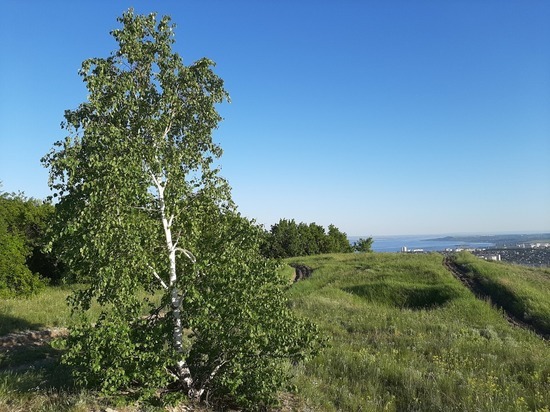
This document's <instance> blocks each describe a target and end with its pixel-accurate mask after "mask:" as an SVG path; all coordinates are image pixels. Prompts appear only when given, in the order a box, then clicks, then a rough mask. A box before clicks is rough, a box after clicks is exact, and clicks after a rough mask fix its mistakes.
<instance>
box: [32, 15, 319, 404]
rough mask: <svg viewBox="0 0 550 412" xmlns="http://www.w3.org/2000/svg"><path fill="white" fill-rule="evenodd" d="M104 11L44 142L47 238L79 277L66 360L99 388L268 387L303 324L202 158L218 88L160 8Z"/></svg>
mask: <svg viewBox="0 0 550 412" xmlns="http://www.w3.org/2000/svg"><path fill="white" fill-rule="evenodd" d="M118 21H119V22H120V23H121V25H122V27H121V28H119V29H116V30H114V31H112V32H111V34H112V36H113V37H114V39H115V40H116V42H117V44H118V49H117V50H116V51H115V52H113V53H111V55H110V56H109V57H107V58H93V59H89V60H86V61H84V62H83V64H82V68H81V70H80V75H81V76H82V79H83V81H84V83H85V85H86V88H87V90H88V97H87V100H86V101H85V102H84V103H82V104H80V105H79V106H78V108H77V109H75V110H67V111H66V112H65V121H64V123H62V127H63V128H64V129H65V130H66V131H67V137H66V138H65V139H64V140H63V141H60V142H57V143H55V147H54V149H53V150H52V151H51V152H50V153H49V154H48V155H46V156H45V157H44V158H43V163H44V164H45V166H46V167H49V169H50V186H51V189H52V190H53V192H54V194H53V196H54V197H57V204H56V214H57V223H56V226H55V228H54V233H55V237H54V242H55V243H56V244H60V245H62V250H63V254H62V258H63V260H64V261H65V262H66V264H67V265H68V266H69V268H70V269H71V270H72V271H73V273H76V274H77V276H78V279H80V280H81V281H82V282H85V284H86V285H87V287H86V288H84V289H83V290H80V291H79V292H78V293H75V295H74V296H73V297H72V298H71V303H72V305H73V307H74V309H75V310H76V311H78V312H79V313H81V316H82V321H81V323H80V325H79V326H77V327H75V328H73V329H72V330H71V333H70V336H69V338H68V339H67V352H66V354H65V357H64V359H65V362H66V363H68V364H69V365H71V366H72V367H73V371H74V375H75V378H76V380H77V382H79V383H81V384H85V385H88V386H92V387H99V388H100V389H101V390H102V391H104V392H107V393H113V392H116V391H120V390H122V389H124V390H126V391H128V390H130V392H131V393H135V394H139V396H145V397H147V396H152V394H157V393H158V390H159V389H162V391H164V392H165V393H174V392H179V393H185V394H186V395H187V396H188V397H190V398H192V399H195V400H198V399H204V398H205V397H206V396H217V397H218V398H222V397H230V398H231V399H234V400H236V401H238V402H239V403H241V404H244V405H249V406H250V405H252V404H262V403H269V402H271V401H273V393H274V391H275V390H276V388H277V387H279V386H280V385H281V384H282V383H283V382H284V373H283V371H284V369H285V365H286V363H285V362H287V361H288V360H293V361H298V360H300V359H302V358H303V357H304V356H306V355H307V354H311V353H312V352H313V351H314V348H315V347H316V346H315V342H316V335H315V329H314V328H313V327H312V326H311V325H310V324H308V323H305V322H303V321H300V320H298V319H296V318H295V317H294V316H293V315H292V313H291V312H290V311H289V309H288V308H287V305H286V303H285V299H284V295H283V293H282V288H281V282H280V280H278V279H277V276H276V272H275V266H274V263H272V262H270V261H267V260H265V259H262V258H261V257H260V254H259V244H260V237H261V231H260V230H259V229H258V228H257V227H255V226H254V225H253V224H252V223H251V222H249V221H248V220H246V219H244V218H242V217H241V216H240V215H239V214H238V213H237V211H236V209H235V206H234V204H233V202H232V201H231V197H230V188H229V186H228V184H227V182H226V181H225V180H224V179H222V178H221V177H220V176H219V171H218V170H217V169H216V168H215V167H213V164H214V161H215V159H217V158H219V157H220V156H221V153H222V150H221V148H220V146H219V145H218V144H216V143H215V142H214V141H213V139H212V131H213V130H214V129H215V128H217V126H218V123H219V122H220V120H221V117H220V115H219V114H218V112H217V110H216V106H217V104H219V103H222V102H223V101H225V100H228V98H229V96H228V93H227V92H226V90H225V89H224V85H223V81H222V79H220V78H219V77H218V76H217V75H216V74H215V73H214V71H213V66H214V63H213V62H212V61H211V60H209V59H206V58H203V59H200V60H198V61H196V62H195V63H192V64H191V65H188V66H187V65H185V64H184V63H183V60H182V58H181V57H180V56H179V55H178V54H177V53H175V52H174V51H173V50H172V46H173V43H174V25H173V24H171V22H170V19H169V18H168V17H166V16H165V17H162V18H161V19H157V16H156V15H155V14H150V15H135V14H134V13H133V12H132V10H130V11H128V12H126V13H124V14H123V15H122V17H120V18H119V19H118ZM159 296H160V298H159ZM95 301H97V302H98V303H99V304H100V305H101V307H102V312H101V315H100V316H99V318H97V319H91V318H90V317H86V315H85V314H86V313H87V310H88V309H89V308H90V305H91V304H92V302H95ZM162 391H161V392H162ZM136 396H137V395H136Z"/></svg>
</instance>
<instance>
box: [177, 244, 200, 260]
mask: <svg viewBox="0 0 550 412" xmlns="http://www.w3.org/2000/svg"><path fill="white" fill-rule="evenodd" d="M174 250H175V251H176V252H181V253H183V254H184V255H185V256H187V258H188V259H189V260H190V261H191V262H193V263H197V258H196V257H195V256H194V255H193V254H192V253H191V252H190V251H188V250H187V249H182V248H181V247H176V248H174Z"/></svg>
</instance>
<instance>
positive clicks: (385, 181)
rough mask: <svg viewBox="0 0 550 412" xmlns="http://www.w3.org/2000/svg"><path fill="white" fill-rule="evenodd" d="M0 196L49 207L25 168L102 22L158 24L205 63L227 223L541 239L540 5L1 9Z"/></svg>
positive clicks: (548, 14) (38, 174)
mask: <svg viewBox="0 0 550 412" xmlns="http://www.w3.org/2000/svg"><path fill="white" fill-rule="evenodd" d="M0 7H1V12H2V24H1V25H0V34H1V38H2V41H1V43H0V45H1V46H0V47H1V48H2V50H1V55H0V56H1V57H0V96H1V102H0V180H2V181H3V190H4V191H8V192H10V191H19V190H22V191H24V192H25V193H26V194H27V195H29V196H34V197H39V198H44V197H46V196H47V195H48V194H49V191H48V187H47V171H46V170H45V169H43V168H42V166H41V164H40V158H41V157H42V156H43V155H44V154H45V153H46V152H48V151H49V150H50V148H51V147H52V145H53V143H54V142H55V141H56V140H60V139H62V138H63V137H64V132H63V131H62V130H61V129H60V127H59V124H60V122H61V121H62V120H63V112H64V110H65V109H73V108H75V107H76V106H77V105H78V104H79V103H81V102H82V101H84V100H85V99H86V89H85V87H84V84H83V83H82V81H81V79H80V77H79V76H78V75H77V71H78V69H79V67H80V64H81V62H82V61H83V60H84V59H86V58H90V57H106V56H108V55H109V53H110V52H111V51H113V50H115V49H116V44H115V42H114V40H113V39H112V37H111V36H110V35H109V31H110V30H112V29H114V28H116V27H118V23H117V22H116V17H117V16H119V15H121V14H122V12H123V11H124V10H126V9H127V8H129V7H134V8H135V10H136V12H138V13H149V12H151V11H156V12H158V13H159V14H160V15H163V14H169V15H171V16H172V19H173V21H174V22H175V23H176V24H177V26H178V29H177V31H176V45H175V49H176V51H178V52H179V53H180V54H181V55H182V56H183V58H184V59H185V60H186V62H187V63H191V62H192V61H195V60H196V59H198V58H200V57H203V56H207V57H209V58H211V59H213V60H214V61H216V62H217V67H216V72H217V73H218V74H219V75H220V76H221V77H222V78H223V79H224V80H225V82H226V87H227V89H228V91H229V93H230V94H231V98H232V103H231V104H225V105H223V106H221V107H220V111H221V113H222V115H223V116H224V118H225V120H224V122H223V123H222V124H221V125H220V128H219V129H218V130H217V131H216V132H215V139H216V140H217V141H218V142H219V143H220V144H221V146H222V147H223V149H224V156H223V157H222V159H221V165H222V174H223V175H224V176H225V177H226V178H227V179H228V180H229V182H230V184H231V186H232V187H233V195H234V199H235V201H236V203H237V204H238V205H239V209H240V210H241V212H242V213H243V214H244V215H246V216H248V217H253V218H256V220H257V221H258V222H259V223H262V224H265V225H266V226H267V227H269V226H270V225H271V224H273V223H275V222H277V221H278V220H279V219H280V218H294V219H296V220H297V221H305V222H317V223H318V224H322V225H325V226H326V225H328V224H329V223H333V224H335V225H336V226H337V227H339V228H340V229H341V230H343V231H345V232H347V233H348V235H351V236H354V235H365V236H366V235H390V234H442V233H472V232H486V233H496V232H523V231H549V230H550V23H549V22H550V2H548V1H536V0H532V1H501V0H498V1H477V0H471V1H466V0H461V1H433V0H429V1H428V0H426V1H359V0H356V1H352V0H344V1H337V0H332V1H323V0H316V1H303V0H302V1H292V0H282V1H281V0H279V1H275V0H272V1H252V0H250V1H221V0H218V1H209V0H204V1H198V0H197V1H175V0H174V1H162V2H160V1H125V0H123V1H86V2H85V1H68V0H67V1H56V0H49V1H38V0H36V1H19V0H2V1H1V2H0Z"/></svg>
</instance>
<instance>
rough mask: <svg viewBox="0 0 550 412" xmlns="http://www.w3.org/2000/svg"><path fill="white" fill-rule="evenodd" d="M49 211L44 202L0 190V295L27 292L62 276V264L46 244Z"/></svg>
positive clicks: (58, 279)
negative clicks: (48, 249)
mask: <svg viewBox="0 0 550 412" xmlns="http://www.w3.org/2000/svg"><path fill="white" fill-rule="evenodd" d="M53 214H54V207H53V206H52V205H51V204H50V203H48V202H44V201H41V200H38V199H34V198H28V197H26V196H25V195H24V194H22V193H17V194H16V193H6V192H0V297H13V296H28V295H31V294H33V293H36V292H38V291H40V290H41V289H42V288H43V287H44V285H46V284H48V283H54V284H55V283H58V282H60V281H61V280H62V278H63V275H64V266H63V265H62V264H61V262H59V260H58V259H57V258H56V256H55V253H53V252H52V251H47V248H46V244H47V240H46V231H47V227H48V224H49V222H51V219H52V218H53Z"/></svg>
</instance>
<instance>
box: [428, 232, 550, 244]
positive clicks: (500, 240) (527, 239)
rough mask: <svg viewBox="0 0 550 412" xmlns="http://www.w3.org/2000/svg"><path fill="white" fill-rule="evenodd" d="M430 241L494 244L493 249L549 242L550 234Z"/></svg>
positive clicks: (463, 237)
mask: <svg viewBox="0 0 550 412" xmlns="http://www.w3.org/2000/svg"><path fill="white" fill-rule="evenodd" d="M432 240H438V241H457V242H472V243H477V242H479V243H494V244H495V247H502V246H505V245H506V246H511V245H517V244H521V243H532V242H550V233H536V234H505V235H472V236H445V237H440V238H435V239H432Z"/></svg>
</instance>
